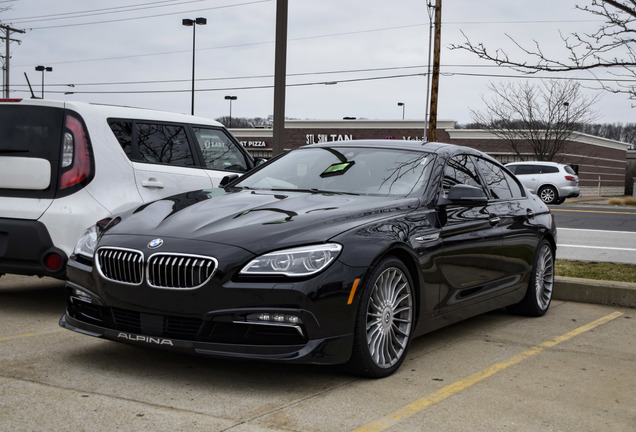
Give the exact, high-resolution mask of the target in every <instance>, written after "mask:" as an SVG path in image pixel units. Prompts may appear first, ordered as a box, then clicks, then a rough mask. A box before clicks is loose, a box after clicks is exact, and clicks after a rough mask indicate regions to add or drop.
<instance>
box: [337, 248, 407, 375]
mask: <svg viewBox="0 0 636 432" xmlns="http://www.w3.org/2000/svg"><path fill="white" fill-rule="evenodd" d="M414 315H415V314H414V293H413V283H412V282H411V277H410V275H409V272H408V270H407V269H406V266H404V264H403V263H402V262H401V261H400V260H398V259H396V258H385V259H384V260H382V261H381V262H380V263H379V264H378V265H377V266H376V268H375V269H374V271H373V273H372V274H371V277H370V278H369V279H368V280H367V282H366V283H365V285H364V287H363V290H362V297H361V299H360V306H359V307H358V314H357V318H356V324H355V334H354V344H353V353H352V356H351V360H350V361H349V368H350V369H351V370H352V372H355V373H357V374H360V375H363V376H368V377H373V378H381V377H385V376H388V375H391V374H392V373H393V372H395V371H396V370H397V369H398V368H399V367H400V365H401V364H402V362H403V361H404V358H405V356H406V352H407V350H408V347H409V343H410V340H411V333H412V329H413V320H414Z"/></svg>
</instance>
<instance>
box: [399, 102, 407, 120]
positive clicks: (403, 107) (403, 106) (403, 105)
mask: <svg viewBox="0 0 636 432" xmlns="http://www.w3.org/2000/svg"><path fill="white" fill-rule="evenodd" d="M398 106H400V107H402V120H404V109H405V108H406V104H405V103H404V102H398Z"/></svg>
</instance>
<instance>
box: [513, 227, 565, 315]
mask: <svg viewBox="0 0 636 432" xmlns="http://www.w3.org/2000/svg"><path fill="white" fill-rule="evenodd" d="M553 290H554V249H553V248H552V245H551V244H550V242H548V241H547V240H542V241H541V243H539V247H538V249H537V251H536V253H535V257H534V265H533V267H532V275H531V277H530V283H529V284H528V291H527V292H526V296H525V297H524V298H523V300H521V302H519V303H517V304H516V305H512V306H509V307H508V309H509V310H510V311H511V312H513V313H517V314H521V315H526V316H535V317H538V316H543V315H545V313H546V312H547V311H548V308H549V307H550V302H551V301H552V292H553Z"/></svg>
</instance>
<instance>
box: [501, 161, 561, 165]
mask: <svg viewBox="0 0 636 432" xmlns="http://www.w3.org/2000/svg"><path fill="white" fill-rule="evenodd" d="M510 165H549V166H564V164H560V163H557V162H548V161H519V162H510V163H507V164H506V166H510Z"/></svg>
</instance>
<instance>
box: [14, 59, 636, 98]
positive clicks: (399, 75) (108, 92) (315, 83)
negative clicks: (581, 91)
mask: <svg viewBox="0 0 636 432" xmlns="http://www.w3.org/2000/svg"><path fill="white" fill-rule="evenodd" d="M421 67H424V66H421ZM309 74H310V73H309ZM426 75H427V73H426V72H421V73H410V74H396V75H384V76H374V77H362V78H350V79H339V80H338V81H329V82H326V81H311V82H304V83H295V84H287V87H307V86H315V85H325V84H346V83H354V82H363V81H378V80H387V79H398V78H410V77H425V76H426ZM441 75H442V76H446V77H451V76H472V77H478V78H513V79H545V80H570V81H585V82H589V81H591V82H626V83H633V82H636V79H632V80H630V79H610V78H605V79H604V78H600V79H596V78H576V77H548V76H535V75H506V74H472V73H462V72H442V73H441ZM188 82H189V81H188ZM14 87H17V86H14ZM22 87H24V86H22ZM272 88H274V85H273V84H267V85H255V86H235V87H217V88H203V89H197V92H220V91H239V90H262V89H272ZM16 91H21V92H26V90H16ZM190 91H191V90H190V89H172V90H112V91H111V90H102V91H97V90H95V91H93V90H88V91H82V90H75V89H74V90H73V91H72V92H67V91H55V90H52V91H49V93H56V94H64V93H73V94H166V93H186V92H190Z"/></svg>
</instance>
